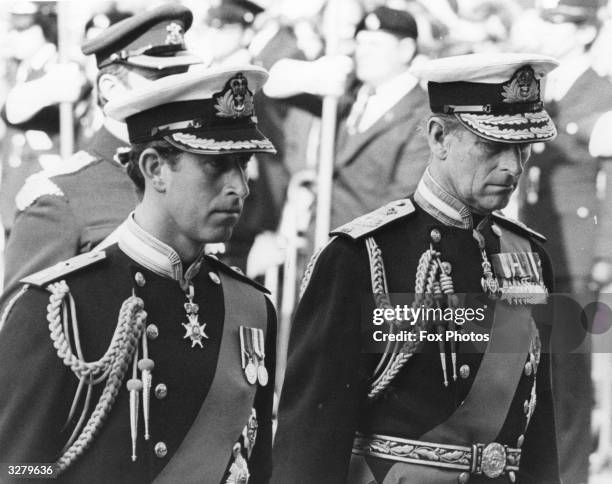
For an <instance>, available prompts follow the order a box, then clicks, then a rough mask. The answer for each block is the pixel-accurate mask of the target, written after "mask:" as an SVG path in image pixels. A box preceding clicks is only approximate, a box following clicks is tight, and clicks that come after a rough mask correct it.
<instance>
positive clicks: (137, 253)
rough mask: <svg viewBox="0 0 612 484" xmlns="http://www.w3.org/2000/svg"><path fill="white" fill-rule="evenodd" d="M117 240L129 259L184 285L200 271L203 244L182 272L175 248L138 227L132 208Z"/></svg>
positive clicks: (181, 265)
mask: <svg viewBox="0 0 612 484" xmlns="http://www.w3.org/2000/svg"><path fill="white" fill-rule="evenodd" d="M117 242H118V244H119V248H120V249H121V250H122V251H123V252H124V253H125V254H126V255H127V256H128V257H129V258H130V259H132V260H134V261H135V262H137V263H138V264H140V265H141V266H143V267H145V268H146V269H149V270H150V271H151V272H154V273H155V274H157V275H159V276H162V277H167V278H169V279H174V280H175V281H178V282H179V284H181V287H183V288H186V287H187V286H188V284H189V281H191V279H193V277H194V276H196V275H197V273H198V272H199V271H200V267H201V265H202V259H203V257H204V246H202V250H201V251H200V253H199V254H198V256H197V257H196V258H195V260H194V261H193V262H192V263H191V265H190V266H189V267H188V268H187V270H186V271H185V272H184V273H183V263H182V262H181V258H180V257H179V255H178V254H177V253H176V251H175V250H174V249H173V248H172V247H170V246H169V245H168V244H165V243H164V242H162V241H161V240H159V239H157V238H156V237H154V236H153V235H151V234H150V233H148V232H147V231H146V230H144V229H143V228H142V227H140V226H139V225H138V224H137V223H136V221H135V220H134V212H132V213H131V214H130V215H129V216H128V218H127V220H126V221H125V222H124V223H123V224H122V229H121V231H120V232H119V234H118V241H117Z"/></svg>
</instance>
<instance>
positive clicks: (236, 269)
mask: <svg viewBox="0 0 612 484" xmlns="http://www.w3.org/2000/svg"><path fill="white" fill-rule="evenodd" d="M231 267H232V269H233V270H234V272H237V273H238V274H240V275H241V276H244V272H242V269H241V268H240V267H238V266H231Z"/></svg>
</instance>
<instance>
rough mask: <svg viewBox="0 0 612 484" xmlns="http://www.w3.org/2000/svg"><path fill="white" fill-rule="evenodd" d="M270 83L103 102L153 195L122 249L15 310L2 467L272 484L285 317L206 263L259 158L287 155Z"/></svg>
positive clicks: (228, 72)
mask: <svg viewBox="0 0 612 484" xmlns="http://www.w3.org/2000/svg"><path fill="white" fill-rule="evenodd" d="M266 78H267V73H266V71H265V70H264V69H262V68H259V67H255V66H244V67H242V68H240V69H239V70H236V69H220V70H212V69H210V70H207V71H198V72H190V73H184V74H177V75H174V76H168V77H166V78H163V79H159V80H157V81H154V82H153V83H150V84H149V85H147V86H144V87H142V88H140V89H138V90H134V91H132V92H128V93H126V95H125V96H123V97H120V98H119V99H115V100H113V101H111V102H110V103H109V104H108V105H107V106H106V112H107V114H108V115H110V116H112V117H113V118H114V119H116V120H118V121H122V122H126V123H127V128H128V132H129V137H130V141H131V143H132V149H131V151H130V152H129V153H124V154H123V155H122V161H123V162H125V163H126V165H127V171H128V174H129V175H130V178H132V180H133V181H134V182H135V184H136V186H137V188H138V190H139V191H141V192H142V201H141V202H140V204H139V205H138V206H137V207H136V209H135V211H134V212H133V213H132V214H130V215H129V217H128V219H127V221H126V223H125V224H124V225H123V227H124V228H123V229H122V230H121V231H120V232H119V234H118V242H117V243H116V244H114V245H110V246H109V247H107V248H106V249H105V250H104V251H93V252H89V253H87V254H83V255H81V256H77V257H74V258H72V259H69V260H67V261H65V262H62V263H60V264H58V265H56V266H53V267H51V268H49V269H46V270H43V271H40V272H38V273H36V274H34V275H32V276H29V277H27V278H26V279H24V280H22V284H23V285H22V286H21V289H20V291H19V293H18V294H19V296H18V297H17V299H16V300H13V301H11V303H10V304H8V305H5V306H4V307H3V308H2V319H3V320H4V323H3V327H2V330H1V331H0V385H1V386H2V388H3V391H2V392H1V395H0V462H3V463H11V464H12V463H24V462H36V463H50V464H53V469H54V473H55V475H59V481H60V482H66V483H84V482H88V483H111V482H112V483H126V484H128V483H129V484H137V483H149V482H155V483H156V484H162V483H177V482H180V483H196V482H197V483H211V484H212V483H214V484H218V483H220V482H222V483H245V482H247V479H248V477H249V474H250V476H251V479H250V481H249V482H251V483H253V482H255V483H259V482H265V481H267V479H268V477H269V473H270V470H271V462H270V454H271V442H272V422H271V420H272V396H273V388H274V373H273V369H274V367H275V351H274V346H275V313H274V309H273V308H272V305H271V303H270V302H269V300H268V299H267V298H266V297H265V294H264V293H265V292H266V290H265V289H264V288H262V287H260V286H259V285H257V284H256V283H254V282H252V281H251V280H249V279H247V278H246V277H244V276H242V275H240V274H239V273H237V272H235V271H234V270H232V269H230V268H228V267H227V266H224V265H223V264H221V263H220V262H218V261H217V260H216V259H214V258H211V257H208V256H205V254H204V245H205V244H206V243H209V242H212V243H216V242H222V241H225V240H227V239H228V238H229V237H230V235H231V233H232V229H233V227H234V226H235V224H236V222H237V221H238V219H239V217H240V214H241V211H242V208H243V204H244V200H245V198H246V197H247V195H248V188H247V180H246V175H245V170H246V165H247V163H248V161H249V158H250V157H251V155H252V153H256V152H273V151H274V147H273V146H272V144H271V143H270V141H269V140H268V139H267V138H266V137H265V136H264V135H263V134H262V133H261V132H260V131H259V130H258V129H257V125H256V117H255V113H254V110H253V95H254V93H255V92H256V91H257V90H258V89H260V88H261V85H262V84H263V83H264V82H265V80H266ZM3 472H4V474H3V475H2V476H1V479H2V481H3V482H4V480H5V479H6V480H9V478H10V477H11V475H10V474H9V472H10V471H9V470H7V471H6V472H5V471H3Z"/></svg>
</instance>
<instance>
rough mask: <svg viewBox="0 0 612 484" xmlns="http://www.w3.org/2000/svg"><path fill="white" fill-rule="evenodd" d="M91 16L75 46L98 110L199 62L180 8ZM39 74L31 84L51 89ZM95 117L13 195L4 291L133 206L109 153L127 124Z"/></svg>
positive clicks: (79, 249) (97, 238)
mask: <svg viewBox="0 0 612 484" xmlns="http://www.w3.org/2000/svg"><path fill="white" fill-rule="evenodd" d="M99 15H100V14H96V16H97V18H98V21H99V22H100V25H104V24H106V25H107V28H106V29H104V30H102V31H99V32H98V35H96V36H94V37H93V38H90V39H89V40H86V41H85V42H84V44H83V47H82V51H83V53H84V54H85V55H91V56H92V57H93V58H95V64H96V65H97V68H98V72H97V75H96V79H95V83H96V101H97V104H98V108H97V109H98V112H100V111H99V110H100V109H101V108H102V107H103V106H104V105H105V104H106V103H107V102H108V101H109V100H111V99H114V98H115V97H116V96H119V95H121V94H123V93H125V91H126V90H130V89H133V88H136V87H138V86H142V85H143V84H145V83H148V82H152V81H153V80H155V79H159V78H161V77H164V76H167V75H171V74H176V73H179V72H185V71H187V69H188V68H189V67H190V66H191V65H193V64H198V63H200V59H199V58H198V57H196V56H194V55H190V54H189V53H188V52H187V51H186V50H185V44H184V39H183V33H184V31H185V30H188V29H189V27H190V26H191V23H192V14H191V11H190V10H189V9H187V8H186V7H183V6H181V5H171V4H166V5H162V6H160V7H158V8H155V9H153V10H149V11H145V12H142V13H140V14H139V15H135V16H130V17H128V18H124V19H123V20H122V21H120V22H118V23H115V24H114V25H111V19H110V18H108V17H106V20H104V19H102V18H100V17H99ZM122 17H124V15H123V14H120V15H115V17H114V18H122ZM94 18H96V17H94ZM44 80H45V79H44V78H43V79H42V80H41V84H40V85H39V87H38V88H39V89H50V88H53V85H51V86H49V85H47V84H46V83H43V81H44ZM66 82H68V79H67V81H66ZM77 119H80V120H81V121H82V117H79V118H77ZM96 124H97V126H98V129H97V130H96V131H95V133H94V134H93V135H92V136H91V140H90V141H89V143H88V144H87V145H86V146H85V147H84V148H83V150H81V151H79V152H77V153H76V154H75V155H73V156H72V157H71V158H70V159H66V160H61V162H60V163H58V164H57V166H54V167H49V166H47V167H44V168H45V169H44V170H43V171H40V167H39V168H38V170H37V173H35V174H33V175H32V176H30V177H29V178H28V179H27V181H26V182H25V184H24V185H23V187H21V188H20V190H19V192H18V194H17V196H16V197H15V202H16V205H17V208H18V210H19V212H18V215H17V217H16V218H15V223H14V227H13V230H12V232H11V234H10V236H9V238H8V242H7V245H6V250H5V256H6V261H5V262H6V266H5V274H4V284H5V296H6V295H9V294H10V293H11V292H12V290H13V289H14V288H15V287H16V286H17V285H18V281H19V280H20V279H21V278H23V277H25V276H27V275H29V274H32V273H34V272H36V271H38V270H41V269H44V268H45V267H49V266H51V265H53V264H55V263H57V262H60V261H62V260H66V259H68V258H70V257H73V256H75V255H78V254H81V253H84V252H87V251H89V250H92V249H93V248H95V247H96V246H97V245H98V244H99V243H101V242H102V241H103V240H104V239H105V238H106V237H107V236H109V235H110V234H111V233H112V232H113V231H114V230H115V229H116V228H117V226H119V224H120V223H121V222H123V220H125V218H126V217H127V215H128V214H129V213H130V212H131V211H132V210H133V209H134V207H135V206H136V203H137V201H138V198H137V195H136V190H135V187H134V184H133V183H132V181H131V180H130V179H129V177H128V175H127V174H126V172H125V170H124V169H123V167H122V166H121V165H120V164H119V162H118V161H117V157H116V153H117V151H118V150H120V149H122V148H124V147H125V146H126V144H127V140H128V133H127V128H126V126H125V124H123V123H120V122H118V121H116V120H113V119H111V118H108V117H104V116H102V117H101V119H100V120H99V122H98V123H96Z"/></svg>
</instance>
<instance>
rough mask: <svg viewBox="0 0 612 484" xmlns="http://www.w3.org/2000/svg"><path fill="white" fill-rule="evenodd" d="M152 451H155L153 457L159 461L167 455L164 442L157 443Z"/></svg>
mask: <svg viewBox="0 0 612 484" xmlns="http://www.w3.org/2000/svg"><path fill="white" fill-rule="evenodd" d="M153 450H154V451H155V455H156V456H157V457H159V458H160V459H163V458H164V457H166V455H167V454H168V447H166V443H165V442H158V443H157V444H155V448H154V449H153Z"/></svg>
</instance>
